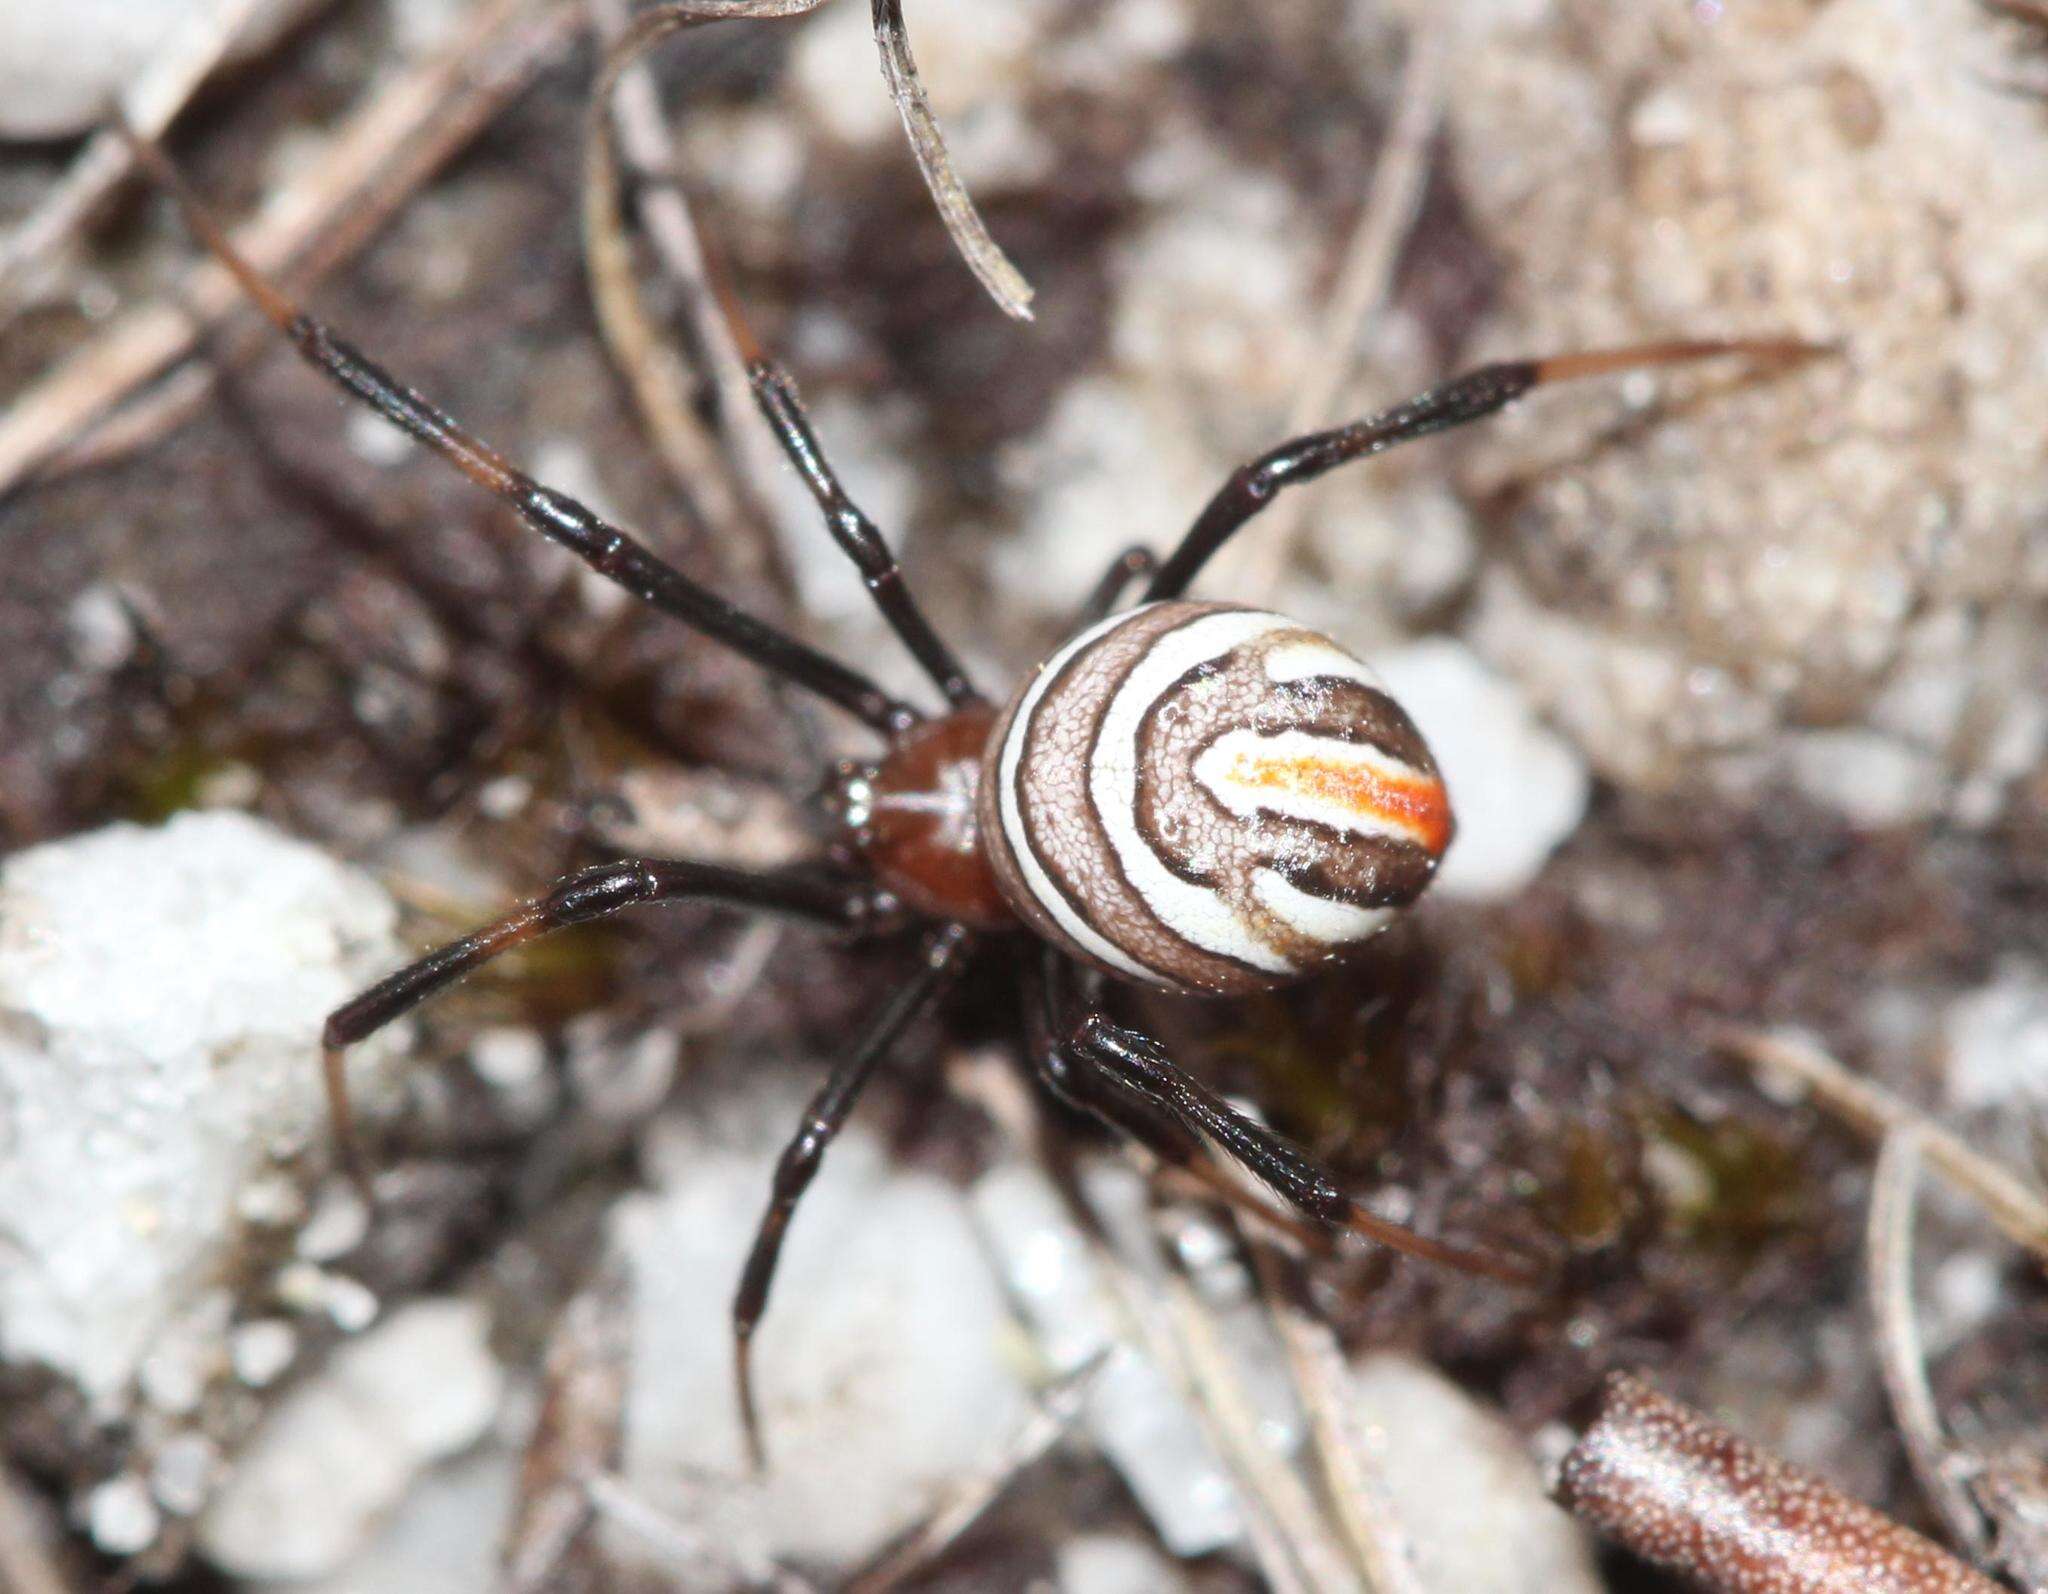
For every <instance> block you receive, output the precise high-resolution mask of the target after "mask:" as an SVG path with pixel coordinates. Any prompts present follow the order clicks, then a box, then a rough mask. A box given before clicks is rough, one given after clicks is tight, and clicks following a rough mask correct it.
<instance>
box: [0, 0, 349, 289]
mask: <svg viewBox="0 0 2048 1594" xmlns="http://www.w3.org/2000/svg"><path fill="white" fill-rule="evenodd" d="M331 3H332V0H299V3H298V4H297V5H296V6H294V7H293V8H292V9H293V10H294V11H296V12H298V13H299V14H300V16H295V17H294V18H293V19H292V20H294V21H297V20H300V18H301V17H302V16H310V15H311V14H312V13H313V12H315V11H317V10H319V9H320V8H321V7H323V6H325V5H328V4H331ZM274 8H275V0H221V4H219V5H218V6H216V7H215V8H214V9H213V10H211V11H208V12H205V13H201V14H196V15H194V16H193V17H191V18H190V19H189V20H188V21H187V23H186V25H185V26H184V27H182V28H181V29H179V31H178V33H177V34H176V36H175V37H173V38H172V39H171V40H170V42H169V43H168V44H166V45H165V46H164V48H163V52H162V53H161V54H160V55H158V56H157V58H156V59H155V60H154V61H152V62H151V63H150V65H149V69H148V70H147V71H146V72H145V73H143V75H142V76H141V78H139V79H138V80H137V81H136V82H135V83H134V84H133V85H131V86H130V87H129V89H128V90H127V91H126V92H125V93H124V94H122V96H121V101H120V114H121V116H122V117H123V118H124V119H125V120H126V122H127V123H128V125H129V126H130V127H132V128H133V129H135V131H136V132H138V133H140V134H141V135H142V136H143V137H144V138H148V139H155V138H158V137H160V136H161V135H162V133H163V131H164V129H165V128H167V127H169V126H170V124H171V121H172V119H173V118H174V117H176V116H177V114H178V113H179V112H180V111H181V110H183V109H184V108H185V102H186V101H187V100H189V99H190V98H191V97H192V95H193V93H194V92H195V91H196V90H197V89H198V88H199V87H200V85H201V84H203V83H204V82H205V81H206V80H207V79H208V78H209V77H210V76H212V74H213V72H214V69H215V68H216V67H218V66H219V65H220V63H221V60H222V58H223V57H224V56H226V55H227V53H228V51H229V50H231V49H233V48H234V46H235V44H236V43H237V41H239V40H240V39H241V38H242V36H243V35H244V34H245V33H247V32H248V31H249V28H250V25H251V23H252V22H253V21H255V20H256V18H257V17H258V15H259V14H260V13H262V12H264V11H267V10H272V9H274ZM133 169H134V162H133V160H132V159H131V157H130V155H129V153H128V146H127V145H126V144H125V143H123V142H122V140H121V139H120V138H119V137H118V136H116V135H115V134H114V133H112V132H110V131H105V130H103V131H101V132H99V133H96V134H94V135H93V137H92V141H91V142H90V143H88V144H87V145H86V146H85V148H84V150H82V151H81V152H80V153H79V155H78V157H77V158H76V159H75V160H74V161H73V162H72V163H71V167H70V169H69V170H68V171H66V172H65V174H64V176H63V177H62V179H60V180H59V181H58V183H57V184H56V186H55V187H54V188H52V189H51V190H50V192H49V193H48V194H47V195H45V196H44V198H43V200H42V202H41V203H40V204H38V205H37V206H36V208H35V210H34V211H32V212H31V213H30V214H29V215H28V216H27V217H26V218H24V219H23V221H22V222H21V224H20V225H19V226H18V227H16V228H15V229H14V231H13V232H11V233H9V234H8V235H7V238H6V240H5V241H4V242H0V315H4V313H5V311H6V310H7V309H8V308H10V307H11V306H12V304H13V303H14V301H16V299H17V298H18V296H19V295H20V294H21V293H22V290H23V279H24V278H25V277H27V276H28V274H29V273H30V272H32V271H34V270H35V269H36V267H37V266H39V265H41V264H43V263H44V262H45V261H47V260H48V259H49V258H50V256H51V255H52V254H54V253H55V252H56V251H57V250H58V249H60V248H61V247H62V246H63V244H64V242H65V240H66V239H68V238H70V237H71V236H72V235H73V234H74V233H76V232H77V231H78V230H79V229H80V228H81V227H83V226H84V225H85V224H86V222H87V221H89V220H90V219H91V217H92V214H93V212H94V210H96V209H97V208H98V207H99V205H100V203H101V202H102V201H103V200H105V199H106V197H107V196H108V195H109V194H110V193H112V192H113V191H114V189H115V188H116V187H118V186H119V185H120V183H121V180H122V179H123V178H125V177H126V176H127V175H128V174H129V172H131V171H132V170H133Z"/></svg>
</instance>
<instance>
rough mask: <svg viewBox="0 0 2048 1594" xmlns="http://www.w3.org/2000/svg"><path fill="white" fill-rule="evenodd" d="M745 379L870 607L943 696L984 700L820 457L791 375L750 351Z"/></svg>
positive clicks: (961, 702)
mask: <svg viewBox="0 0 2048 1594" xmlns="http://www.w3.org/2000/svg"><path fill="white" fill-rule="evenodd" d="M747 380H748V381H749V382H751V383H752V384H753V388H754V402H755V403H756V404H758V405H760V407H761V413H762V415H764V416H766V417H767V420H768V425H769V427H770V429H771V430H773V431H774V433H775V440H776V441H777V442H778V443H780V444H781V445H782V451H783V453H785V454H787V455H788V456H789V462H790V463H791V464H792V465H794V466H795V467H796V468H797V474H798V475H800V476H802V477H803V479H804V485H805V486H806V487H808V488H809V489H810V491H811V497H813V498H814V499H816V500H817V503H818V509H819V511H820V513H822V514H823V515H824V517H825V529H826V530H827V531H829V532H831V533H832V537H833V540H834V541H835V542H837V543H838V544H839V546H840V547H841V548H843V549H844V550H845V551H846V554H847V557H849V558H850V559H852V560H853V562H854V564H855V565H856V566H858V567H859V569H860V573H861V577H862V579H863V580H864V581H866V582H867V588H868V592H869V594H870V595H871V596H872V597H873V598H874V600H875V607H876V608H878V609H880V610H881V611H882V618H883V619H885V620H887V621H888V622H889V625H890V628H891V629H892V630H894V631H895V633H896V635H897V636H898V637H900V638H901V639H902V641H903V645H904V646H905V647H906V648H908V649H909V650H910V653H911V656H912V657H913V658H915V659H916V660H917V662H918V663H919V664H920V665H922V666H923V667H924V673H925V674H926V675H928V676H930V677H931V678H932V681H933V683H934V684H935V685H936V686H937V687H938V689H939V690H940V691H941V692H943V693H945V694H946V701H947V702H948V703H950V704H952V706H953V707H954V708H968V707H970V706H973V705H975V704H979V703H981V702H982V701H983V698H982V696H981V694H980V693H979V692H977V691H976V690H975V689H974V684H973V683H972V682H971V681H969V680H968V679H967V672H966V671H965V670H963V669H962V668H961V667H960V661H959V660H958V659H957V658H955V657H954V656H953V650H952V649H951V648H949V647H947V646H946V644H945V643H944V642H943V641H941V640H940V638H939V634H938V633H937V632H936V631H934V630H933V629H932V626H931V622H930V621H929V620H927V619H926V618H925V617H924V611H923V610H922V609H920V608H919V607H918V605H917V600H916V599H915V598H913V597H912V596H911V595H910V588H909V586H908V585H907V584H906V583H905V582H904V579H903V568H902V566H901V565H899V564H897V562H896V556H895V555H894V554H893V553H891V552H890V551H889V544H888V543H887V542H886V541H885V540H884V539H883V537H882V533H881V530H880V529H879V528H878V527H877V526H876V525H875V523H874V522H873V521H872V520H870V519H868V517H867V516H866V515H864V514H862V513H861V511H860V506H859V505H857V504H856V503H854V501H853V500H852V499H851V498H850V497H848V496H847V492H846V489H845V488H844V487H842V486H841V485H840V484H839V478H838V476H837V475H835V474H834V473H833V470H832V467H831V465H830V464H829V463H828V462H827V461H826V459H825V451H824V450H823V449H822V448H820V447H819V446H818V439H817V436H816V434H815V433H813V432H812V430H811V420H810V417H809V416H808V415H806V414H805V413H804V405H803V400H802V399H801V398H799V397H798V396H797V391H796V381H795V379H794V378H793V377H791V376H790V374H789V373H788V372H787V371H785V370H783V369H782V367H781V366H779V365H777V364H776V363H775V362H774V361H772V360H764V359H755V360H750V361H749V362H748V364H747Z"/></svg>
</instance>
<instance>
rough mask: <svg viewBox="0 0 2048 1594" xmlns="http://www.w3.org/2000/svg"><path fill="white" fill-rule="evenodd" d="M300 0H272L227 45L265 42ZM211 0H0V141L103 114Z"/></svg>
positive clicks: (189, 32)
mask: <svg viewBox="0 0 2048 1594" xmlns="http://www.w3.org/2000/svg"><path fill="white" fill-rule="evenodd" d="M307 3H308V0H273V3H272V4H270V5H268V6H265V7H261V8H259V9H258V11H257V13H256V17H255V20H254V22H253V23H252V24H251V25H250V26H248V27H245V28H243V29H242V30H241V35H240V40H239V41H238V42H237V44H236V46H235V47H234V48H233V49H231V50H230V51H229V52H228V55H229V57H230V59H234V60H246V59H248V58H249V57H251V56H254V55H257V54H260V53H261V52H262V51H263V50H265V49H268V48H269V47H270V45H271V44H273V43H275V42H276V40H277V39H278V37H279V36H280V35H281V34H283V32H284V31H285V29H286V28H287V27H288V26H289V25H290V24H291V22H292V20H293V19H294V18H295V17H296V16H298V15H300V14H301V13H303V12H304V11H305V10H306V8H307ZM216 9H217V7H216V6H215V5H213V4H212V3H211V0H70V3H67V4H64V5H49V4H45V3H43V0H0V138H7V139H49V138H67V137H69V136H71V135H72V134H74V133H82V132H84V131H86V130H87V129H88V128H90V127H92V126H93V125H94V124H95V123H97V122H101V121H104V120H105V119H106V117H107V115H108V113H109V112H110V111H111V110H112V109H113V108H114V103H115V97H116V96H117V95H118V94H120V93H121V91H122V90H124V89H125V88H127V87H128V86H129V85H130V84H131V83H133V82H134V81H135V80H136V79H137V78H139V77H141V76H143V75H144V73H146V71H147V70H148V68H149V67H150V66H151V64H152V63H154V62H155V61H156V60H158V59H159V58H160V57H161V56H162V55H163V54H164V53H165V52H166V51H170V50H175V49H178V48H180V47H181V46H183V45H184V42H185V41H186V40H189V39H191V38H192V37H193V36H194V33H195V30H197V29H200V28H206V27H210V26H211V14H212V13H213V12H214V11H215V10H216Z"/></svg>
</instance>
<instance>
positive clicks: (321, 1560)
mask: <svg viewBox="0 0 2048 1594" xmlns="http://www.w3.org/2000/svg"><path fill="white" fill-rule="evenodd" d="M489 1332H490V1318H489V1315H488V1313H486V1312H485V1310H484V1309H483V1307H482V1306H481V1305H479V1304H478V1303H476V1302H474V1301H468V1300H463V1299H460V1298H455V1297H447V1298H441V1299H433V1300H423V1301H418V1302H415V1303H413V1304H411V1305H409V1306H406V1307H403V1308H401V1309H400V1310H399V1311H397V1312H394V1313H393V1314H392V1315H391V1317H390V1318H389V1319H387V1320H386V1321H385V1322H384V1323H382V1324H381V1325H379V1326H378V1327H377V1328H375V1329H373V1330H371V1331H370V1332H369V1333H366V1334H365V1335H364V1336H363V1337H362V1338H361V1339H359V1340H356V1341H354V1342H353V1343H351V1344H348V1345H345V1346H343V1347H342V1348H341V1349H340V1350H338V1351H337V1352H336V1353H335V1355H334V1358H333V1360H332V1361H330V1362H329V1363H328V1365H327V1366H326V1367H325V1368H323V1369H322V1370H321V1372H320V1374H319V1375H318V1376H317V1377H316V1378H315V1379H313V1380H312V1381H311V1382H310V1383H308V1384H306V1385H305V1386H303V1387H302V1388H299V1389H295V1390H293V1391H292V1393H291V1394H290V1395H289V1396H288V1397H287V1398H286V1399H285V1400H284V1402H283V1403H282V1404H281V1405H279V1406H278V1408H277V1409H276V1410H275V1411H273V1412H271V1413H270V1414H269V1416H268V1417H267V1418H266V1419H265V1421H264V1425H263V1427H262V1428H261V1429H260V1430H259V1431H258V1433H257V1435H256V1437H255V1439H254V1440H252V1441H251V1442H250V1444H249V1445H248V1447H247V1448H246V1449H245V1450H244V1451H243V1453H242V1454H241V1455H240V1456H239V1457H238V1458H237V1459H236V1461H235V1464H234V1468H233V1470H232V1471H231V1472H230V1474H229V1476H228V1478H227V1481H226V1483H225V1484H224V1485H223V1486H222V1488H221V1489H220V1491H219V1492H218V1494H216V1495H215V1497H214V1499H213V1502H212V1504H211V1505H209V1506H208V1508H207V1510H206V1514H205V1515H204V1516H203V1517H202V1518H201V1519H200V1524H199V1536H200V1545H201V1548H202V1549H203V1551H204V1552H205V1554H206V1556H207V1558H208V1559H209V1560H211V1561H212V1562H213V1563H214V1565H216V1566H218V1567H220V1568H221V1569H222V1570H223V1571H226V1572H231V1573H234V1574H235V1575H237V1576H240V1577H249V1578H291V1579H302V1578H313V1577H323V1576H326V1575H328V1574H330V1573H333V1572H336V1571H338V1570H339V1569H340V1568H341V1567H342V1566H343V1565H344V1564H345V1563H346V1562H348V1561H349V1559H350V1558H351V1557H352V1556H354V1555H355V1554H356V1553H357V1552H358V1551H359V1550H361V1549H362V1548H363V1547H364V1546H365V1545H366V1544H367V1543H368V1542H369V1540H370V1538H371V1536H372V1535H373V1534H374V1533H375V1532H376V1531H377V1529H378V1527H379V1525H380V1524H381V1523H382V1522H383V1521H384V1519H385V1518H386V1517H387V1516H388V1515H389V1514H390V1513H391V1512H392V1511H393V1510H394V1509H395V1508H396V1507H397V1506H398V1504H399V1502H400V1501H401V1500H403V1499H404V1498H405V1496H406V1493H407V1491H408V1490H409V1489H410V1488H411V1487H412V1484H413V1481H414V1479H415V1478H416V1477H417V1476H418V1475H419V1474H420V1473H421V1471H422V1470H423V1469H424V1468H426V1467H427V1466H428V1465H430V1464H431V1463H433V1462H435V1461H438V1460H441V1459H443V1458H444V1457H448V1456H452V1455H455V1454H458V1453H459V1452H461V1451H463V1450H465V1449H467V1448H468V1447H469V1446H470V1445H472V1444H474V1443H475V1442H476V1441H477V1440H478V1439H479V1438H481V1437H482V1436H483V1434H484V1432H485V1431H486V1429H488V1428H489V1426H490V1424H491V1421H492V1419H493V1418H494V1417H495V1416H496V1415H497V1411H498V1405H499V1401H500V1399H501V1398H502V1396H503V1393H504V1385H505V1378H504V1372H503V1370H502V1369H501V1368H500V1367H499V1365H498V1362H497V1361H496V1359H495V1358H494V1357H493V1356H492V1355H491V1352H490V1347H489V1344H488V1343H487V1341H488V1336H489ZM362 1586H366V1587H386V1586H389V1585H385V1584H364V1585H362Z"/></svg>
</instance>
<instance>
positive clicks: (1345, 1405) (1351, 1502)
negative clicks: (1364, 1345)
mask: <svg viewBox="0 0 2048 1594" xmlns="http://www.w3.org/2000/svg"><path fill="white" fill-rule="evenodd" d="M1245 1244H1246V1247H1247V1249H1248V1250H1249V1251H1250V1252H1251V1255H1252V1260H1253V1263H1254V1265H1255V1266H1256V1267H1257V1268H1258V1270H1259V1280H1260V1284H1261V1286H1262V1288H1263V1290H1264V1293H1265V1298H1266V1306H1267V1311H1268V1312H1269V1314H1270V1315H1271V1317H1272V1320H1273V1327H1274V1330H1275V1331H1276V1332H1277V1333H1278V1334H1279V1336H1280V1343H1281V1344H1282V1345H1283V1346H1284V1347H1285V1348H1286V1351H1287V1359H1288V1363H1289V1365H1290V1367H1291V1368H1292V1370H1293V1373H1294V1386H1295V1388H1296V1390H1297V1391H1299V1393H1300V1395H1301V1402H1302V1409H1303V1410H1304V1411H1306V1412H1307V1413H1308V1419H1309V1433H1310V1435H1311V1437H1312V1438H1313V1441H1314V1443H1315V1447H1316V1458H1317V1460H1318V1461H1319V1462H1320V1463H1321V1465H1322V1472H1323V1487H1324V1490H1325V1492H1326V1493H1327V1494H1328V1495H1329V1497H1330V1503H1331V1506H1332V1509H1333V1510H1334V1512H1335V1513H1336V1518H1337V1525H1338V1527H1339V1528H1341V1529H1342V1530H1343V1533H1344V1537H1345V1540H1346V1542H1347V1543H1348V1544H1349V1545H1350V1547H1351V1554H1352V1558H1353V1559H1354V1560H1355V1561H1356V1562H1357V1564H1358V1567H1359V1570H1360V1571H1361V1572H1362V1573H1363V1574H1364V1578H1365V1584H1366V1587H1367V1588H1369V1589H1370V1590H1372V1594H1428V1591H1427V1590H1425V1589H1424V1588H1423V1587H1422V1585H1421V1583H1420V1582H1419V1581H1418V1580H1417V1578H1416V1574H1415V1563H1414V1551H1413V1549H1412V1547H1411V1546H1410V1544H1409V1542H1408V1535H1407V1532H1406V1531H1405V1530H1404V1529H1403V1528H1402V1526H1401V1523H1400V1520H1399V1518H1398V1517H1397V1516H1396V1514H1395V1511H1394V1506H1393V1501H1392V1499H1391V1497H1390V1495H1389V1493H1388V1490H1387V1485H1386V1479H1385V1477H1384V1476H1383V1475H1382V1474H1381V1472H1380V1469H1379V1466H1378V1465H1377V1463H1375V1462H1374V1460H1373V1459H1372V1457H1371V1455H1370V1454H1369V1453H1368V1452H1367V1449H1366V1447H1365V1444H1364V1443H1363V1440H1362V1438H1361V1436H1360V1434H1359V1432H1358V1422H1357V1413H1358V1403H1357V1400H1356V1399H1355V1397H1354V1395H1353V1392H1352V1387H1351V1378H1350V1370H1349V1368H1348V1367H1347V1366H1346V1365H1345V1360H1344V1351H1343V1347H1341V1346H1340V1345H1339V1344H1338V1343H1337V1336H1336V1335H1335V1334H1334V1333H1333V1332H1331V1330H1330V1327H1329V1325H1328V1324H1327V1323H1324V1322H1322V1321H1321V1320H1319V1319H1317V1318H1315V1317H1313V1316H1311V1315H1310V1314H1309V1313H1308V1312H1306V1311H1304V1310H1302V1309H1301V1308H1300V1307H1299V1306H1297V1305H1296V1304H1295V1303H1294V1302H1293V1301H1292V1300H1291V1299H1289V1297H1288V1291H1287V1282H1286V1280H1285V1279H1283V1278H1282V1277H1281V1276H1280V1268H1281V1264H1280V1260H1279V1257H1278V1255H1277V1254H1276V1253H1275V1252H1274V1250H1273V1248H1272V1247H1270V1246H1268V1245H1265V1244H1262V1243H1260V1241H1259V1240H1257V1239H1256V1238H1254V1237H1250V1236H1247V1237H1246V1240H1245Z"/></svg>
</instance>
